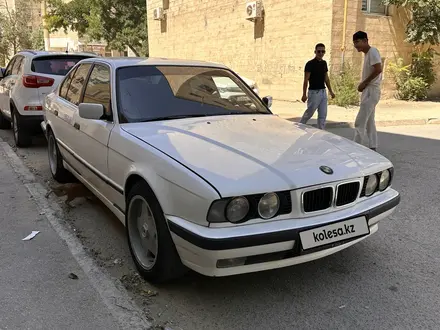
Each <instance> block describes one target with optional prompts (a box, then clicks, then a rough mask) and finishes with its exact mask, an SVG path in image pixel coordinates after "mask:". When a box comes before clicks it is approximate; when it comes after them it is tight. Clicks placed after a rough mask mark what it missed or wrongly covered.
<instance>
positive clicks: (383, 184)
mask: <svg viewBox="0 0 440 330" xmlns="http://www.w3.org/2000/svg"><path fill="white" fill-rule="evenodd" d="M390 179H391V173H390V171H389V170H385V171H383V172H382V173H381V174H380V179H379V190H380V191H384V190H385V189H387V188H388V186H389V184H390Z"/></svg>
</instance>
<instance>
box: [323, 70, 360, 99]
mask: <svg viewBox="0 0 440 330" xmlns="http://www.w3.org/2000/svg"><path fill="white" fill-rule="evenodd" d="M330 80H331V84H332V87H333V91H334V92H335V94H336V97H335V98H334V99H331V98H330V104H335V105H338V106H340V107H345V108H348V107H349V106H357V105H359V92H358V90H357V88H358V85H359V71H358V70H355V69H354V68H353V67H352V66H351V65H349V64H347V65H345V66H344V68H343V70H342V72H341V73H339V74H337V75H336V74H332V76H331V78H330Z"/></svg>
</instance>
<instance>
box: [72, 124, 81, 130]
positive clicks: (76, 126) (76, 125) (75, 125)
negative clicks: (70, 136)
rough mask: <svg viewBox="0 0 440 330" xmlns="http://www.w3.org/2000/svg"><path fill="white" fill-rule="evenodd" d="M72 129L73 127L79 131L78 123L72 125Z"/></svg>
mask: <svg viewBox="0 0 440 330" xmlns="http://www.w3.org/2000/svg"><path fill="white" fill-rule="evenodd" d="M73 127H75V128H76V129H77V130H79V129H80V127H81V126H80V125H79V124H78V123H75V124H74V125H73Z"/></svg>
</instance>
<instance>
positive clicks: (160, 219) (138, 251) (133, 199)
mask: <svg viewBox="0 0 440 330" xmlns="http://www.w3.org/2000/svg"><path fill="white" fill-rule="evenodd" d="M144 211H145V213H144ZM146 215H151V217H146ZM135 218H136V219H135ZM141 218H142V219H141ZM146 219H149V220H146ZM125 221H126V226H125V227H126V232H127V238H128V245H129V248H130V252H131V255H132V257H133V261H134V263H135V265H136V268H137V269H138V271H139V273H140V274H141V276H142V277H143V278H144V279H145V280H147V281H149V282H152V283H163V282H167V281H170V280H173V279H176V278H179V277H181V276H183V275H184V274H185V273H186V272H187V268H186V267H185V266H184V265H183V264H182V261H181V259H180V257H179V254H178V252H177V250H176V247H175V245H174V242H173V240H172V238H171V234H170V231H169V229H168V225H167V223H166V219H165V216H164V213H163V211H162V208H161V206H160V204H159V202H158V200H157V198H156V196H155V195H154V193H153V191H152V190H151V188H150V187H149V186H148V184H147V183H146V182H144V181H140V182H138V183H136V184H135V185H134V186H133V188H131V189H130V191H129V192H128V194H127V207H126V212H125ZM140 224H141V225H142V226H140ZM148 239H149V240H150V242H149V243H148ZM145 246H148V249H152V250H156V251H150V250H148V249H147V248H145ZM150 246H151V248H150ZM149 254H150V257H149ZM153 256H154V257H153ZM152 259H154V260H152Z"/></svg>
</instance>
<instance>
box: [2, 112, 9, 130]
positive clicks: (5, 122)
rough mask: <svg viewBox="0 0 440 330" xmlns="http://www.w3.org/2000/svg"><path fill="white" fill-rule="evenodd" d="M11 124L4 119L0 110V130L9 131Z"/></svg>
mask: <svg viewBox="0 0 440 330" xmlns="http://www.w3.org/2000/svg"><path fill="white" fill-rule="evenodd" d="M10 128H11V122H10V121H9V120H7V119H6V118H5V116H4V115H3V113H2V111H1V110H0V129H10Z"/></svg>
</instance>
